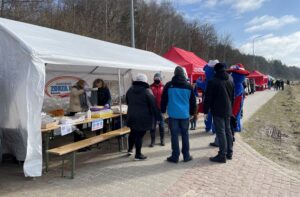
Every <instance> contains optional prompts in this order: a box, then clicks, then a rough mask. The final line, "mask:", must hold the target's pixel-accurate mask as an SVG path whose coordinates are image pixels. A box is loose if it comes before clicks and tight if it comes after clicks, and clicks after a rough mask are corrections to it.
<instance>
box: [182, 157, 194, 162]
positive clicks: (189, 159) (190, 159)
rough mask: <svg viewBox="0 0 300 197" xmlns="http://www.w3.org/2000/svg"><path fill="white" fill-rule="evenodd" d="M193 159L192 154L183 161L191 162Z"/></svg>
mask: <svg viewBox="0 0 300 197" xmlns="http://www.w3.org/2000/svg"><path fill="white" fill-rule="evenodd" d="M192 160H193V157H192V156H190V157H189V158H187V159H184V160H183V162H189V161H192Z"/></svg>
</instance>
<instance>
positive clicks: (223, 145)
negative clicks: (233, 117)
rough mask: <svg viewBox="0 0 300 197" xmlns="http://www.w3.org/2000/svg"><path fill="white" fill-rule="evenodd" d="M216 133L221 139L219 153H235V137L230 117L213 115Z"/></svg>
mask: <svg viewBox="0 0 300 197" xmlns="http://www.w3.org/2000/svg"><path fill="white" fill-rule="evenodd" d="M213 119H214V125H215V130H216V135H217V138H218V140H219V155H220V156H222V157H225V156H226V155H232V153H233V138H232V132H231V129H230V117H226V118H223V117H218V116H213Z"/></svg>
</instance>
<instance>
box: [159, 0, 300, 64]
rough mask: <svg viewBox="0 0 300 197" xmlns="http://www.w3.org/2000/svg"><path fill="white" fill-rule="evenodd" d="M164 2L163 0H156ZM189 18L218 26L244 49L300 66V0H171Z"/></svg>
mask: <svg viewBox="0 0 300 197" xmlns="http://www.w3.org/2000/svg"><path fill="white" fill-rule="evenodd" d="M156 1H158V2H159V1H161V0H156ZM170 1H171V2H173V4H174V6H175V8H176V9H177V10H178V11H179V12H181V13H183V14H184V16H185V18H186V19H188V20H193V19H199V20H200V21H203V22H204V21H207V22H210V23H212V24H214V25H215V27H216V30H217V31H218V33H220V34H230V35H231V36H232V40H233V44H234V46H235V47H236V48H239V49H240V50H241V51H242V52H245V53H250V54H252V42H253V38H255V37H258V36H261V37H259V38H256V39H255V47H254V48H255V54H256V55H262V56H264V57H266V58H267V59H280V60H282V62H283V63H286V64H287V65H289V66H293V65H295V66H298V67H300V0H170Z"/></svg>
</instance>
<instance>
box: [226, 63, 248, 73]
mask: <svg viewBox="0 0 300 197" xmlns="http://www.w3.org/2000/svg"><path fill="white" fill-rule="evenodd" d="M227 72H234V73H238V74H241V75H249V74H250V72H249V71H248V70H246V69H245V68H244V65H243V64H235V65H232V66H230V68H229V69H227Z"/></svg>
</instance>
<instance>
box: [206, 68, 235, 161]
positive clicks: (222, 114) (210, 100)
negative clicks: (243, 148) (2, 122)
mask: <svg viewBox="0 0 300 197" xmlns="http://www.w3.org/2000/svg"><path fill="white" fill-rule="evenodd" d="M225 68H226V64H224V63H218V64H216V66H215V72H216V73H215V76H214V78H213V79H212V80H210V81H209V82H208V85H207V88H206V92H205V98H204V114H205V116H206V115H207V114H208V112H209V110H210V111H211V113H212V115H213V120H214V126H215V130H216V135H217V138H218V140H219V153H218V155H217V156H215V157H211V158H210V160H211V161H212V162H219V163H226V158H227V159H232V154H233V150H232V148H233V139H232V132H231V129H230V117H231V115H232V106H233V102H234V83H233V81H232V80H231V79H230V77H229V75H228V74H227V73H226V72H225Z"/></svg>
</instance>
